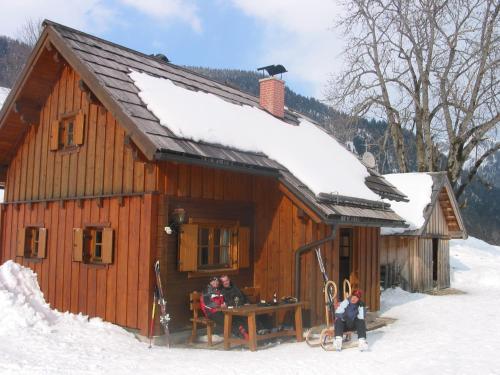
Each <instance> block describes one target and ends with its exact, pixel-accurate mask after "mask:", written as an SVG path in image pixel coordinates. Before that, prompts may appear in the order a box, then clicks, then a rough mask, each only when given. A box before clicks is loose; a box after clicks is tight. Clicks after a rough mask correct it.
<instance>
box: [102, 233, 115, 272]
mask: <svg viewBox="0 0 500 375" xmlns="http://www.w3.org/2000/svg"><path fill="white" fill-rule="evenodd" d="M102 263H105V264H111V263H113V229H111V228H104V229H103V230H102Z"/></svg>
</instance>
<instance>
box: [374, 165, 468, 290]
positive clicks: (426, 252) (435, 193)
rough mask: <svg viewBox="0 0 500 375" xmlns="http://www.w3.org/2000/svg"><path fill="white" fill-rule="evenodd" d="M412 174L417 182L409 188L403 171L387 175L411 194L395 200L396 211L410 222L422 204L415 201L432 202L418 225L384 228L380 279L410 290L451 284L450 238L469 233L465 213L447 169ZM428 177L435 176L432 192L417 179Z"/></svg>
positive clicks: (463, 236)
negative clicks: (463, 218)
mask: <svg viewBox="0 0 500 375" xmlns="http://www.w3.org/2000/svg"><path fill="white" fill-rule="evenodd" d="M408 175H410V174H408ZM411 175H413V177H414V178H416V179H415V180H414V181H413V182H410V184H411V183H416V184H417V185H416V186H415V185H414V187H413V188H410V189H408V184H405V183H404V179H405V178H404V177H405V176H404V175H398V176H394V175H393V176H391V175H386V178H387V179H388V180H389V181H390V182H391V183H393V184H394V185H395V186H396V187H398V189H399V190H401V191H403V192H404V193H405V194H406V195H407V196H408V198H409V201H408V202H406V203H405V202H399V203H393V207H394V208H395V210H396V212H398V213H399V214H400V215H401V216H402V217H406V218H408V219H407V223H408V224H410V225H411V224H412V223H411V220H412V219H411V218H409V217H411V216H412V212H411V211H412V210H415V209H419V208H421V206H420V205H419V204H418V203H417V204H415V203H416V202H415V201H417V200H420V201H422V200H423V199H424V200H425V199H427V200H428V202H429V203H428V204H427V205H426V207H425V208H424V210H423V212H421V216H422V219H423V224H422V225H420V226H419V227H416V228H415V227H413V228H411V229H409V230H398V229H389V228H383V229H382V237H381V249H380V266H381V280H382V283H383V284H384V285H385V286H392V285H400V286H401V287H402V288H403V289H405V290H408V291H411V292H426V291H430V290H432V289H443V288H448V287H450V258H449V257H450V239H453V238H466V237H467V232H466V230H465V226H464V223H463V220H462V216H461V214H460V210H459V207H458V204H457V201H456V199H455V196H454V194H453V190H452V188H451V186H450V183H449V181H448V178H447V176H446V173H445V172H437V173H421V174H415V173H412V174H411ZM416 175H420V176H416ZM391 177H392V178H391ZM394 177H396V178H394ZM425 178H430V179H432V182H431V184H432V189H431V191H430V194H429V192H428V191H427V190H426V189H425V187H424V186H419V183H418V181H422V185H424V183H423V179H425ZM398 182H399V183H398ZM422 194H424V195H427V196H422ZM412 205H413V207H412ZM404 206H407V207H406V208H404ZM417 214H418V213H417Z"/></svg>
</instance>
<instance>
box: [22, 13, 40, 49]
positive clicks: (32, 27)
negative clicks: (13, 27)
mask: <svg viewBox="0 0 500 375" xmlns="http://www.w3.org/2000/svg"><path fill="white" fill-rule="evenodd" d="M42 23H43V20H42V19H41V18H38V19H33V18H27V19H26V21H25V22H24V24H23V25H22V26H21V27H20V29H19V31H18V39H19V40H20V41H21V42H23V43H26V44H27V45H28V46H30V47H33V46H34V45H35V44H36V42H37V41H38V38H39V37H40V35H41V34H42V31H43V25H42Z"/></svg>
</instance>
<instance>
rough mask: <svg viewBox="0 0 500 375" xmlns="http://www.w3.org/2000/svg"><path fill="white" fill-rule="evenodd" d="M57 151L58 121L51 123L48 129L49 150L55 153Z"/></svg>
mask: <svg viewBox="0 0 500 375" xmlns="http://www.w3.org/2000/svg"><path fill="white" fill-rule="evenodd" d="M58 149H59V121H58V120H54V121H52V125H51V127H50V150H51V151H57V150H58Z"/></svg>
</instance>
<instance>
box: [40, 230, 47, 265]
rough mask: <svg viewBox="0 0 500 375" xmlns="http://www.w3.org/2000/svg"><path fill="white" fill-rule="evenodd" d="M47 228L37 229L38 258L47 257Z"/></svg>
mask: <svg viewBox="0 0 500 375" xmlns="http://www.w3.org/2000/svg"><path fill="white" fill-rule="evenodd" d="M46 254H47V228H38V258H45V257H46V256H47V255H46Z"/></svg>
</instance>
